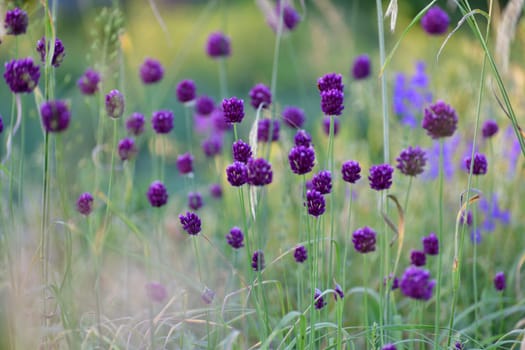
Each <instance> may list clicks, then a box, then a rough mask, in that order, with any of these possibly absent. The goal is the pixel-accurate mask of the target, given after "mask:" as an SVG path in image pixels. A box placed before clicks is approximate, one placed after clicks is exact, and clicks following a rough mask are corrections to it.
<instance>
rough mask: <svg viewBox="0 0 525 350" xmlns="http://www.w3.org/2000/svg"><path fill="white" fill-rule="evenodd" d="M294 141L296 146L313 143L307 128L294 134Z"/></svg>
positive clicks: (308, 145) (307, 145) (305, 145)
mask: <svg viewBox="0 0 525 350" xmlns="http://www.w3.org/2000/svg"><path fill="white" fill-rule="evenodd" d="M294 143H295V145H296V146H304V147H310V146H311V144H312V136H310V134H309V133H307V132H306V131H305V130H298V131H297V133H296V134H295V136H294Z"/></svg>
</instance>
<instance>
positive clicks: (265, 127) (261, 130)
mask: <svg viewBox="0 0 525 350" xmlns="http://www.w3.org/2000/svg"><path fill="white" fill-rule="evenodd" d="M270 125H271V126H272V131H271V133H272V135H271V140H272V142H273V141H278V140H279V131H280V124H279V121H278V120H277V119H273V120H272V119H269V118H263V119H260V120H259V122H258V123H257V141H259V142H269V141H270Z"/></svg>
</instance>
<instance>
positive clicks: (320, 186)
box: [312, 170, 332, 194]
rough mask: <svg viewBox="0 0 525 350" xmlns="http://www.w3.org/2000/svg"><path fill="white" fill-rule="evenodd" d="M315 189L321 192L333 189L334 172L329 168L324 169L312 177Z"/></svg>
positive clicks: (328, 191)
mask: <svg viewBox="0 0 525 350" xmlns="http://www.w3.org/2000/svg"><path fill="white" fill-rule="evenodd" d="M312 184H313V185H314V189H315V190H316V191H319V192H320V193H321V194H328V193H330V192H331V191H332V174H331V173H330V172H329V171H328V170H322V171H320V172H318V173H317V174H315V175H314V177H313V178H312Z"/></svg>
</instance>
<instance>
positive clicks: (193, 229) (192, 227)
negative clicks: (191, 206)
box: [179, 211, 201, 236]
mask: <svg viewBox="0 0 525 350" xmlns="http://www.w3.org/2000/svg"><path fill="white" fill-rule="evenodd" d="M179 220H180V224H181V225H182V228H183V229H184V231H186V232H187V233H188V234H189V235H192V236H195V235H197V234H199V232H201V219H200V218H199V217H198V216H197V214H195V213H192V212H189V211H187V212H186V215H179Z"/></svg>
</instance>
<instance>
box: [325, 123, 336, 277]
mask: <svg viewBox="0 0 525 350" xmlns="http://www.w3.org/2000/svg"><path fill="white" fill-rule="evenodd" d="M327 159H328V164H327V165H328V170H329V171H330V176H331V177H332V182H333V179H334V116H333V115H331V116H330V126H329V132H328V157H327ZM332 187H333V186H332ZM334 226H335V208H334V189H332V191H331V192H330V242H329V246H330V248H329V249H330V251H329V255H328V276H327V278H326V285H328V284H329V281H330V280H332V279H333V277H334V276H333V264H334V262H333V261H332V258H333V244H332V242H333V241H334Z"/></svg>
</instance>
